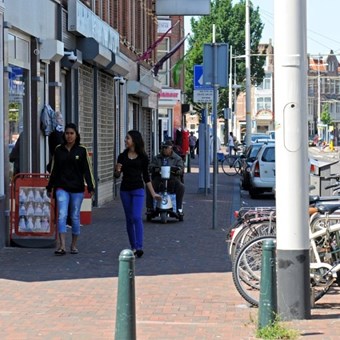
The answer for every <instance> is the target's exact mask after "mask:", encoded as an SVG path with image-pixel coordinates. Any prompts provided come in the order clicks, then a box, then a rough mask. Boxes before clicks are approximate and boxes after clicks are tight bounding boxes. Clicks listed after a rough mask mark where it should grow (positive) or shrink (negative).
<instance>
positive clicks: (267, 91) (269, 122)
mask: <svg viewBox="0 0 340 340" xmlns="http://www.w3.org/2000/svg"><path fill="white" fill-rule="evenodd" d="M258 51H259V54H263V58H265V59H266V61H265V65H264V71H265V76H264V78H263V81H262V82H261V84H257V85H256V86H252V87H251V117H252V118H251V120H252V132H253V133H266V132H267V131H271V130H274V122H275V114H274V112H275V110H274V48H273V45H272V43H271V41H270V42H269V43H268V44H260V45H259V47H258ZM235 106H236V109H235V111H236V113H235V114H236V124H235V125H234V126H235V128H236V131H234V133H235V135H236V136H237V138H238V139H239V140H243V139H244V135H245V133H246V114H245V112H246V96H245V92H240V93H239V94H238V96H237V99H236V105H235Z"/></svg>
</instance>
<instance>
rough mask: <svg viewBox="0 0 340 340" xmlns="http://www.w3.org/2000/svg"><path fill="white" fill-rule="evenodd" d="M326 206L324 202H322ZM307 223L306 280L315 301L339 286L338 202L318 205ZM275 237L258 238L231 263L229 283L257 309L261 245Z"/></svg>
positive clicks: (339, 226) (339, 227) (339, 219)
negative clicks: (307, 257) (308, 228)
mask: <svg viewBox="0 0 340 340" xmlns="http://www.w3.org/2000/svg"><path fill="white" fill-rule="evenodd" d="M326 202H327V201H326ZM315 209H316V211H315V212H314V213H313V215H312V217H311V223H310V244H311V247H310V279H311V281H310V282H311V288H312V289H313V290H314V293H315V294H314V298H315V301H317V300H319V299H320V298H321V297H322V296H324V294H326V293H327V291H328V290H329V288H330V287H331V286H332V285H333V283H335V282H337V283H338V284H340V247H339V244H340V243H339V240H340V215H339V214H338V213H336V212H337V210H339V209H340V203H339V202H335V203H334V202H333V203H322V204H320V205H319V206H317V207H315ZM275 238H276V236H275V235H262V236H259V237H256V238H254V239H252V240H250V241H249V242H248V243H246V244H244V245H243V247H242V248H241V249H240V251H239V252H238V253H237V255H236V257H235V261H234V263H233V280H234V283H235V286H236V288H237V290H238V292H239V293H240V294H241V296H242V297H243V298H244V299H245V300H246V301H248V302H249V303H250V304H252V305H254V306H258V302H259V294H260V291H259V289H260V279H261V260H262V244H263V241H265V240H268V239H275Z"/></svg>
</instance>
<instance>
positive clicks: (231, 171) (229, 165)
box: [222, 155, 237, 176]
mask: <svg viewBox="0 0 340 340" xmlns="http://www.w3.org/2000/svg"><path fill="white" fill-rule="evenodd" d="M236 159H237V157H236V156H232V155H229V156H227V157H226V158H225V159H224V160H223V162H222V170H223V172H224V173H225V174H226V175H228V176H234V175H236V169H235V168H234V167H233V165H234V163H235V161H236Z"/></svg>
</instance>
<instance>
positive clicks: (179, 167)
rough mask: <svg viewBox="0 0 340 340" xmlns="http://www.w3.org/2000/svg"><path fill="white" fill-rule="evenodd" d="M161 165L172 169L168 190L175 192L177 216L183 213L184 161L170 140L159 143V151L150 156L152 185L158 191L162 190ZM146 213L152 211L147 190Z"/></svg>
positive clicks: (150, 199) (151, 202) (150, 198)
mask: <svg viewBox="0 0 340 340" xmlns="http://www.w3.org/2000/svg"><path fill="white" fill-rule="evenodd" d="M162 165H168V166H170V167H171V169H172V171H171V174H170V178H169V179H168V192H169V193H175V194H176V207H177V209H176V212H177V214H178V215H179V216H184V215H183V206H182V204H183V196H184V191H185V187H184V184H183V181H182V177H183V174H184V163H183V160H182V158H181V157H180V156H179V155H177V154H176V153H175V152H174V150H173V144H172V142H171V141H166V142H164V143H162V145H161V152H160V153H159V154H158V155H157V156H155V157H153V158H152V161H151V163H150V167H149V168H150V169H151V173H152V186H153V188H154V189H155V190H157V191H158V192H160V191H161V190H164V180H163V179H162V176H161V173H160V170H161V167H162ZM146 207H147V214H152V213H153V210H154V208H153V200H152V197H151V195H150V193H149V192H147V197H146Z"/></svg>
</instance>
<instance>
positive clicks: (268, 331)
mask: <svg viewBox="0 0 340 340" xmlns="http://www.w3.org/2000/svg"><path fill="white" fill-rule="evenodd" d="M256 337H257V338H261V339H268V340H276V339H286V340H294V339H297V338H298V337H299V332H298V331H297V330H295V329H289V328H287V327H285V326H284V325H282V323H280V322H278V321H275V322H273V323H272V324H271V325H268V326H266V327H263V328H261V329H258V330H257V332H256Z"/></svg>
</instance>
